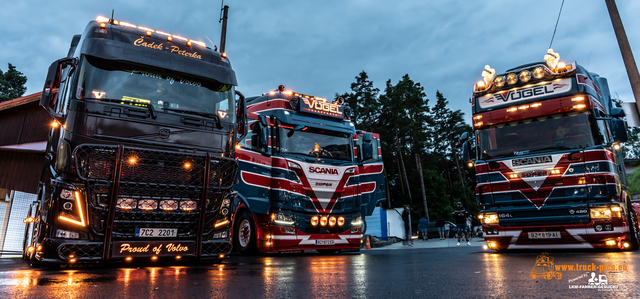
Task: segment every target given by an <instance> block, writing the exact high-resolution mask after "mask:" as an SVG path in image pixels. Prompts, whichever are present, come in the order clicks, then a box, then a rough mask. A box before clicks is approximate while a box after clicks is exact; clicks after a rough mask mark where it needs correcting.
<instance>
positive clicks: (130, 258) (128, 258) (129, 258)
mask: <svg viewBox="0 0 640 299" xmlns="http://www.w3.org/2000/svg"><path fill="white" fill-rule="evenodd" d="M132 259H133V258H132V257H130V256H128V257H127V258H125V260H126V261H131V260H132Z"/></svg>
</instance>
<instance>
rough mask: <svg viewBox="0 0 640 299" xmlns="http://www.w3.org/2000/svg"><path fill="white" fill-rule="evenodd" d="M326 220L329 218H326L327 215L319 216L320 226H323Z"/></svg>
mask: <svg viewBox="0 0 640 299" xmlns="http://www.w3.org/2000/svg"><path fill="white" fill-rule="evenodd" d="M328 220H329V219H327V217H326V216H322V218H320V225H321V226H325V225H327V221H328Z"/></svg>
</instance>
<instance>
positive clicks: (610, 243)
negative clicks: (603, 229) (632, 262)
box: [604, 240, 616, 246]
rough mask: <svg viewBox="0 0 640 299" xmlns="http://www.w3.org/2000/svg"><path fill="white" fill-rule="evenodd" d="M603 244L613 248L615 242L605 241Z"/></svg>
mask: <svg viewBox="0 0 640 299" xmlns="http://www.w3.org/2000/svg"><path fill="white" fill-rule="evenodd" d="M604 243H605V244H607V246H614V245H616V241H615V240H607V241H606V242H604Z"/></svg>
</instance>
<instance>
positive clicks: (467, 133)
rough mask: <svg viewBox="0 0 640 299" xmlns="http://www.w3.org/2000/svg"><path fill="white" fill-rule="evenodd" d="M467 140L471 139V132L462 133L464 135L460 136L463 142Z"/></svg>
mask: <svg viewBox="0 0 640 299" xmlns="http://www.w3.org/2000/svg"><path fill="white" fill-rule="evenodd" d="M467 139H469V132H464V133H462V135H460V140H461V141H467Z"/></svg>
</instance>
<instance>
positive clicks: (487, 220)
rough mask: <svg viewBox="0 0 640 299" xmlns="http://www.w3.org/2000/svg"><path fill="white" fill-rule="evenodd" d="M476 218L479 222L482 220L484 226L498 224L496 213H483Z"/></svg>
mask: <svg viewBox="0 0 640 299" xmlns="http://www.w3.org/2000/svg"><path fill="white" fill-rule="evenodd" d="M478 218H479V219H480V220H482V223H484V224H497V223H499V220H498V213H484V214H480V215H479V216H478Z"/></svg>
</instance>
